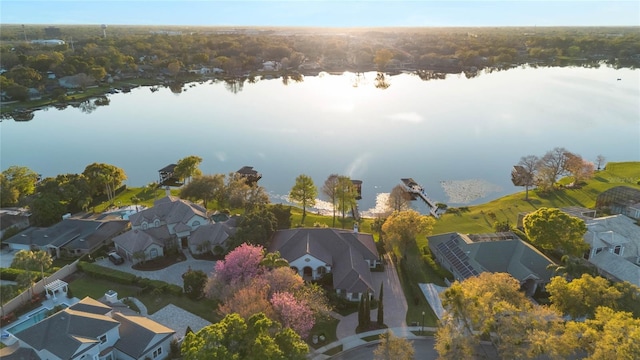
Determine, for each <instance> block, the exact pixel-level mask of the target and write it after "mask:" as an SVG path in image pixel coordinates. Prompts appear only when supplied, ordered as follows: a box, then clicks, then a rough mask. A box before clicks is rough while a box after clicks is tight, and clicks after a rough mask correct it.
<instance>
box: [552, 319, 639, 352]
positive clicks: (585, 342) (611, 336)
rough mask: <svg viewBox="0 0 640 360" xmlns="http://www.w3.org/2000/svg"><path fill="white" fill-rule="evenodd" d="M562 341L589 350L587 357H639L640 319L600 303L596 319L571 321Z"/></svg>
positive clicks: (583, 350)
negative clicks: (602, 305) (601, 305)
mask: <svg viewBox="0 0 640 360" xmlns="http://www.w3.org/2000/svg"><path fill="white" fill-rule="evenodd" d="M562 343H563V344H566V345H568V346H571V345H572V348H577V349H580V351H581V352H586V355H587V356H586V357H585V358H586V359H593V360H606V359H629V360H631V359H637V357H638V354H640V319H638V318H634V317H633V316H632V315H631V313H628V312H623V311H614V310H612V309H610V308H607V307H599V308H597V309H596V313H595V317H594V319H587V320H586V321H584V322H577V321H569V322H568V323H567V325H566V330H565V333H564V336H563V341H562ZM581 355H583V354H581Z"/></svg>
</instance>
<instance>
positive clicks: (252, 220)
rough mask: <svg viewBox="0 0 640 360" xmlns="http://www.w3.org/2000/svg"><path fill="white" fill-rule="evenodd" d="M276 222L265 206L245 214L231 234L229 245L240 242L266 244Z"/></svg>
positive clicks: (274, 229) (274, 228)
mask: <svg viewBox="0 0 640 360" xmlns="http://www.w3.org/2000/svg"><path fill="white" fill-rule="evenodd" d="M276 223H277V221H276V218H275V216H274V215H273V213H272V212H271V211H270V210H269V209H267V208H263V209H260V210H257V211H253V212H250V213H248V214H245V215H244V216H243V217H242V219H241V220H240V221H239V223H238V227H237V228H236V232H235V234H233V235H232V236H231V239H230V246H234V245H239V244H242V243H246V244H251V245H258V246H267V242H268V241H269V239H270V238H271V235H273V233H274V232H275V231H276Z"/></svg>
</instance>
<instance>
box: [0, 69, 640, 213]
mask: <svg viewBox="0 0 640 360" xmlns="http://www.w3.org/2000/svg"><path fill="white" fill-rule="evenodd" d="M375 77H376V74H375V73H366V74H364V75H361V76H360V77H358V76H356V75H355V74H352V73H345V74H343V75H329V74H324V73H323V74H320V75H319V76H313V77H305V78H304V81H302V82H293V81H290V82H289V85H287V86H285V85H284V84H283V82H282V80H281V79H274V80H260V81H258V82H256V83H254V84H250V83H245V84H244V86H243V87H242V89H241V91H238V92H236V93H234V92H232V91H230V90H229V87H228V86H227V85H226V84H225V83H223V82H218V83H211V82H206V83H204V84H198V83H194V84H187V85H185V86H184V87H183V92H182V93H179V94H176V93H173V92H171V91H170V89H168V88H161V89H160V90H158V91H156V92H151V91H150V89H149V88H137V89H133V90H132V91H131V92H130V93H126V94H113V95H109V99H110V105H109V106H100V107H97V108H96V109H95V111H92V112H90V113H86V112H83V111H81V110H80V109H78V108H72V107H69V108H66V109H64V110H58V109H55V108H50V109H48V110H42V111H38V112H36V113H35V117H34V119H33V120H31V121H28V122H14V121H3V122H2V123H1V125H0V132H1V133H0V135H1V139H2V145H1V158H0V159H1V165H2V166H1V167H2V169H6V168H7V167H9V166H10V165H23V166H28V167H30V168H31V169H33V170H34V171H36V172H39V173H41V174H43V175H44V176H55V175H57V174H61V173H79V172H82V171H83V169H84V167H85V166H86V165H88V164H90V163H93V162H104V163H109V164H113V165H116V166H119V167H121V168H123V169H124V170H125V172H126V173H127V175H128V177H129V179H128V180H127V184H128V185H129V186H142V185H145V184H148V183H150V182H152V181H157V180H158V170H159V169H161V168H162V167H164V166H165V165H167V164H170V163H175V162H176V161H178V160H179V159H181V158H183V157H185V156H189V155H198V156H200V157H202V158H203V159H204V160H203V162H202V164H201V166H200V168H201V169H202V171H203V172H204V173H205V174H214V173H225V174H226V173H229V172H233V171H235V170H238V169H239V168H240V167H242V166H245V165H249V166H254V167H255V168H256V169H257V170H258V171H260V172H262V174H263V178H262V180H260V184H261V185H263V186H264V187H265V188H266V189H267V190H268V191H269V192H270V193H271V195H272V197H273V199H274V201H275V202H281V201H282V202H284V200H281V199H282V196H283V195H284V194H287V193H288V191H289V190H290V189H291V186H293V184H294V181H295V178H296V176H298V175H299V174H301V173H305V174H307V175H309V176H311V177H312V178H313V180H314V182H315V183H316V185H318V187H320V186H321V185H322V183H323V182H324V181H325V179H326V178H327V177H328V176H329V175H330V174H332V173H338V174H344V175H348V176H350V177H351V178H352V179H359V180H362V181H363V199H362V200H361V201H360V209H361V210H366V209H371V208H373V207H375V206H376V199H378V200H381V199H382V198H383V197H384V195H380V194H384V193H388V192H389V191H390V190H391V189H392V188H393V187H394V186H395V185H397V184H399V183H400V178H404V177H411V178H413V179H415V180H416V181H417V182H418V183H420V184H422V185H423V186H424V187H425V189H426V191H427V193H428V194H429V195H430V196H431V197H432V198H433V199H434V200H435V201H438V202H445V203H447V204H449V205H450V206H460V205H462V204H477V203H481V202H485V201H488V200H491V199H494V198H497V197H500V196H503V195H505V194H509V193H514V192H516V191H520V190H521V188H516V187H514V186H513V185H512V184H511V177H510V172H511V167H512V166H513V165H514V164H516V163H517V162H518V161H519V159H520V157H521V156H525V155H530V154H532V155H538V156H542V155H544V153H545V152H546V151H548V150H551V149H552V148H554V147H556V146H561V147H565V148H567V149H568V150H569V151H572V152H574V153H577V154H580V155H582V156H583V157H584V158H585V159H587V160H591V161H594V160H595V158H596V156H597V155H599V154H602V155H604V156H605V157H606V159H607V160H608V161H631V160H640V70H630V69H621V70H615V69H611V68H607V67H601V68H599V69H586V68H572V67H564V68H558V67H556V68H538V69H532V68H519V69H512V70H508V71H501V72H493V73H491V74H488V73H483V74H481V75H480V76H478V77H475V78H472V79H467V78H466V77H465V76H464V75H448V76H447V77H446V79H444V80H432V81H422V80H420V78H418V77H417V76H415V75H411V74H400V75H396V76H391V77H389V76H387V81H388V82H389V84H390V87H388V88H387V89H384V90H383V89H379V88H376V87H375ZM618 79H620V80H618ZM378 202H379V201H378Z"/></svg>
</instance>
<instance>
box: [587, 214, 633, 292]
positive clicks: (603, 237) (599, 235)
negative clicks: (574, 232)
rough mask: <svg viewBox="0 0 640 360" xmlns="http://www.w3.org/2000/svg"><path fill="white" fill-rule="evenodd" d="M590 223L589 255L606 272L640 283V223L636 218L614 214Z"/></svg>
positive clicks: (610, 275)
mask: <svg viewBox="0 0 640 360" xmlns="http://www.w3.org/2000/svg"><path fill="white" fill-rule="evenodd" d="M586 225H587V232H586V233H585V234H584V241H585V242H587V243H588V244H589V251H588V252H587V253H586V254H585V258H586V259H587V260H588V261H589V262H590V263H592V264H594V265H595V266H596V267H597V268H598V270H599V271H600V273H601V274H602V275H604V276H606V277H608V278H611V279H612V280H617V281H628V282H630V283H632V284H634V285H636V286H640V226H638V225H636V222H635V220H633V219H631V218H629V217H627V216H625V215H613V216H605V217H600V218H595V219H591V220H588V221H586Z"/></svg>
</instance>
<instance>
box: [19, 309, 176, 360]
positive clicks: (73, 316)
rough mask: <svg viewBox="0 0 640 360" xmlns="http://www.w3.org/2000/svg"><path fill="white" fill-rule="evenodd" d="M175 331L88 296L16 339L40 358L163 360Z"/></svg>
mask: <svg viewBox="0 0 640 360" xmlns="http://www.w3.org/2000/svg"><path fill="white" fill-rule="evenodd" d="M174 335H175V331H173V330H172V329H170V328H168V327H166V326H163V325H160V324H158V323H156V322H155V321H152V320H150V319H148V318H146V317H143V316H136V315H125V314H123V313H120V312H117V311H114V309H113V308H112V307H110V306H108V305H105V304H103V303H100V302H98V301H96V300H93V299H91V298H89V297H86V298H84V299H82V300H81V301H80V302H78V303H77V304H75V305H73V306H71V307H69V308H66V309H64V310H61V311H59V312H58V313H56V314H54V315H51V316H49V317H48V318H46V319H44V320H42V321H40V322H39V323H37V324H35V325H33V326H31V327H29V328H26V329H24V330H22V331H20V332H18V333H16V334H14V336H15V337H16V338H17V339H18V341H19V343H20V347H22V348H25V349H27V350H25V352H28V349H31V350H32V351H34V352H35V353H36V354H37V356H38V358H39V359H51V360H53V359H65V360H66V359H71V360H76V359H78V360H80V359H98V360H115V359H125V360H130V359H135V360H138V359H140V360H142V359H147V358H148V359H164V358H166V357H167V356H168V354H169V352H170V343H171V340H172V339H173V338H174Z"/></svg>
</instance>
